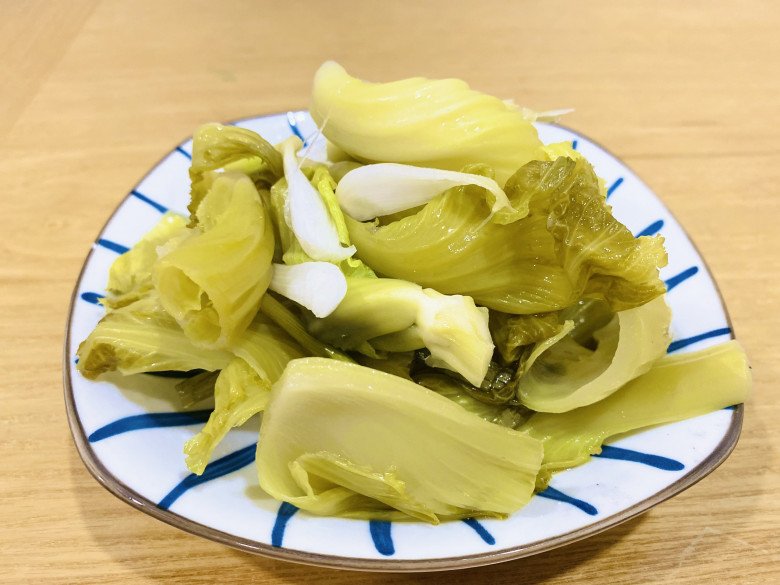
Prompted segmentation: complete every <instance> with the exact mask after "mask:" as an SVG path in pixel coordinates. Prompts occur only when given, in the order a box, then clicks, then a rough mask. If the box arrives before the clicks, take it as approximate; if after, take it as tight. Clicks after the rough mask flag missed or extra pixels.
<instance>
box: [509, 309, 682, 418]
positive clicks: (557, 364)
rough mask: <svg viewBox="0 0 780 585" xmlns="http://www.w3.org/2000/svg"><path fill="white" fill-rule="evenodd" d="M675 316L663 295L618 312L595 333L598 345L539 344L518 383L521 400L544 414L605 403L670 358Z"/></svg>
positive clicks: (571, 340)
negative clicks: (667, 354) (652, 367)
mask: <svg viewBox="0 0 780 585" xmlns="http://www.w3.org/2000/svg"><path fill="white" fill-rule="evenodd" d="M671 318H672V313H671V311H670V310H669V307H668V306H667V305H666V301H665V299H664V298H663V297H658V298H656V299H654V300H652V301H650V302H649V303H646V304H644V305H642V306H641V307H636V308H634V309H627V310H625V311H620V312H618V313H616V314H615V315H614V316H613V317H612V319H611V320H610V321H609V323H608V324H607V325H605V326H604V327H602V328H600V329H598V330H596V331H594V332H593V341H594V342H595V343H594V345H595V347H588V346H589V345H592V344H591V343H588V344H587V345H583V344H581V343H578V342H577V341H576V340H575V339H574V338H572V337H570V336H568V337H564V338H563V339H560V340H555V342H553V343H546V342H544V341H543V342H540V344H545V343H546V344H545V345H544V346H543V347H542V348H541V349H542V351H541V352H539V353H538V354H537V356H535V358H536V359H535V361H531V362H530V363H528V364H527V365H526V367H525V370H526V371H525V372H524V373H523V374H522V375H521V376H520V379H519V381H518V384H517V393H518V397H519V398H520V401H521V402H522V403H523V404H524V405H525V406H527V407H528V408H531V409H533V410H536V411H540V412H565V411H567V410H573V409H575V408H579V407H582V406H586V405H588V404H593V403H594V402H598V401H599V400H603V399H604V398H606V397H607V396H609V395H610V394H612V393H613V392H615V391H616V390H617V389H618V388H620V387H621V386H623V385H624V384H626V383H627V382H629V381H630V380H633V379H634V378H636V377H637V376H639V375H641V374H644V373H645V372H646V371H648V370H649V369H650V367H651V366H652V365H653V363H654V362H655V361H657V360H658V359H659V358H661V357H662V356H664V355H665V354H666V348H667V347H668V346H669V342H670V340H671V337H670V335H669V324H670V322H671ZM570 323H571V322H570Z"/></svg>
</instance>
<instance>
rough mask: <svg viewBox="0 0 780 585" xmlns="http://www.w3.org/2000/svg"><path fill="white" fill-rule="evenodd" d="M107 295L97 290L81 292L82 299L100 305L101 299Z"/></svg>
mask: <svg viewBox="0 0 780 585" xmlns="http://www.w3.org/2000/svg"><path fill="white" fill-rule="evenodd" d="M105 296H106V295H103V294H100V293H96V292H83V293H81V300H82V301H86V302H88V303H92V304H93V305H99V304H100V299H102V298H103V297H105Z"/></svg>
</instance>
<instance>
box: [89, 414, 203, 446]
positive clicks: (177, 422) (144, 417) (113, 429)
mask: <svg viewBox="0 0 780 585" xmlns="http://www.w3.org/2000/svg"><path fill="white" fill-rule="evenodd" d="M210 415H211V410H191V411H189V412H152V413H148V414H136V415H134V416H126V417H124V418H120V419H119V420H115V421H114V422H110V423H108V424H107V425H104V426H102V427H100V428H99V429H98V430H96V431H95V432H94V433H92V434H91V435H89V437H87V440H88V441H89V442H90V443H97V442H98V441H102V440H103V439H108V438H109V437H113V436H116V435H121V434H123V433H128V432H130V431H138V430H141V429H156V428H163V427H184V426H187V425H194V424H201V423H204V422H206V421H207V420H208V419H209V416H210Z"/></svg>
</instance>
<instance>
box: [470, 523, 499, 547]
mask: <svg viewBox="0 0 780 585" xmlns="http://www.w3.org/2000/svg"><path fill="white" fill-rule="evenodd" d="M463 522H464V524H466V525H468V526H470V527H471V528H472V529H473V530H474V532H476V533H477V534H478V535H479V537H480V538H481V539H482V540H484V541H485V542H486V543H488V544H496V539H495V538H493V535H492V534H490V532H488V530H487V528H485V527H484V526H482V524H480V523H479V522H477V521H476V520H475V519H474V518H465V519H464V520H463Z"/></svg>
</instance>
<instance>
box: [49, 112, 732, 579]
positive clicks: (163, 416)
mask: <svg viewBox="0 0 780 585" xmlns="http://www.w3.org/2000/svg"><path fill="white" fill-rule="evenodd" d="M236 125H238V126H241V127H244V128H250V129H252V130H255V131H257V132H260V133H261V134H262V135H263V136H265V137H266V138H267V139H269V140H270V141H272V142H277V141H281V140H282V139H284V138H286V137H288V136H289V135H290V133H294V134H297V135H299V136H300V137H301V138H304V139H305V138H306V137H311V136H314V134H315V126H314V124H313V122H312V120H311V118H310V117H309V115H308V114H307V113H306V112H292V113H288V114H277V115H271V116H263V117H259V118H250V119H246V120H241V121H239V122H236ZM538 128H539V133H540V135H541V137H542V139H543V140H544V141H545V142H560V141H570V142H571V143H572V145H573V146H574V148H576V149H577V150H579V151H580V152H582V153H583V154H584V155H585V156H586V157H587V158H588V159H589V160H590V161H591V162H592V163H593V165H594V166H595V168H596V171H597V172H598V174H599V175H600V176H602V177H604V178H605V180H606V181H607V185H608V193H609V203H610V204H611V205H612V206H613V209H614V212H615V215H616V216H617V217H618V218H619V219H620V220H621V221H622V222H623V223H625V224H626V225H627V226H628V227H629V229H631V230H632V231H633V232H634V233H635V234H638V235H639V234H643V235H649V234H656V233H660V234H663V236H664V237H665V238H666V245H667V249H668V251H669V265H668V266H667V267H666V268H665V269H664V270H663V273H662V274H663V277H664V279H665V280H666V283H667V286H668V289H669V292H668V302H669V304H670V305H671V307H672V310H673V313H674V320H673V323H672V331H673V336H674V342H673V343H672V345H671V347H670V348H669V351H672V352H685V351H690V350H696V349H702V348H704V347H707V346H708V345H712V344H716V343H721V342H723V341H725V340H727V339H730V338H731V337H732V332H731V328H730V325H729V320H728V315H727V314H726V310H725V308H724V306H723V302H722V300H721V298H720V295H719V293H718V290H717V287H716V285H715V283H714V281H713V279H712V277H711V275H710V273H709V271H708V270H707V267H706V266H705V264H704V262H703V260H702V258H701V256H700V255H699V253H698V252H697V250H696V248H695V247H694V246H693V244H692V243H691V241H690V239H689V238H688V236H687V235H686V234H685V232H684V231H683V229H682V227H681V226H680V225H679V224H678V223H677V221H676V220H675V219H674V217H673V216H672V215H671V213H669V210H668V209H666V207H664V205H663V204H662V203H661V201H660V200H659V199H658V197H656V196H655V195H654V194H653V192H652V191H650V189H649V188H648V187H647V185H645V184H644V183H643V182H642V181H641V180H640V179H639V177H637V176H636V175H635V174H634V173H633V172H632V171H631V170H630V169H629V168H628V167H627V166H626V165H625V164H623V163H622V162H621V161H620V160H618V159H617V158H616V157H614V156H613V155H612V154H610V153H609V152H607V151H606V150H605V149H604V148H602V147H601V146H599V145H598V144H596V143H594V142H593V141H591V140H590V139H588V138H586V137H584V136H582V135H580V134H578V133H576V132H574V131H572V130H570V129H568V128H564V127H561V126H556V125H550V124H539V125H538ZM191 146H192V144H191V141H187V142H185V143H183V144H181V145H179V146H177V147H176V148H174V149H173V150H172V151H171V152H170V153H169V154H168V155H167V156H166V157H165V158H163V160H162V161H160V163H158V164H157V166H155V167H154V168H153V169H152V170H151V171H150V172H149V174H147V175H146V177H144V178H143V179H142V180H141V182H140V183H139V184H138V185H137V186H136V187H135V188H134V189H133V190H132V191H131V192H130V193H129V194H128V195H127V197H125V199H124V200H123V201H122V203H121V204H120V205H119V207H118V208H117V210H116V211H115V212H114V214H113V215H112V216H111V217H110V218H109V220H108V222H107V224H106V226H105V228H104V229H103V231H102V232H101V233H100V235H99V236H98V238H97V239H96V241H95V244H94V245H93V247H92V251H91V252H90V253H89V255H88V257H87V259H86V262H85V264H84V268H83V270H82V272H81V275H80V276H79V279H78V282H77V283H76V287H75V290H74V294H73V300H72V304H71V309H70V318H69V323H68V335H67V341H66V345H65V364H64V378H65V397H66V403H67V406H68V416H69V421H70V425H71V429H72V431H73V436H74V439H75V442H76V445H77V447H78V450H79V453H80V455H81V457H82V459H83V460H84V463H85V464H86V466H87V468H88V469H89V471H90V472H91V473H92V474H93V475H94V476H95V478H96V479H97V480H98V481H99V482H100V483H101V484H102V485H103V486H105V487H106V488H107V489H108V490H109V491H110V492H112V493H113V494H114V495H116V496H118V497H119V498H122V499H123V500H125V501H127V502H128V503H129V504H130V505H132V506H134V507H136V508H139V509H141V510H143V511H144V512H146V513H148V514H150V515H152V516H154V517H156V518H159V519H160V520H163V521H164V522H167V523H169V524H172V525H174V526H177V527H179V528H181V529H183V530H186V531H188V532H192V533H194V534H198V535H200V536H204V537H206V538H210V539H212V540H215V541H218V542H221V543H224V544H226V545H229V546H233V547H236V548H239V549H242V550H245V551H248V552H252V553H258V554H263V555H267V556H271V557H277V558H282V559H287V560H291V561H298V562H304V563H310V564H317V565H326V566H333V567H343V568H356V569H366V570H388V571H429V570H439V569H449V568H459V567H470V566H476V565H482V564H488V563H494V562H499V561H504V560H509V559H513V558H518V557H522V556H527V555H530V554H534V553H538V552H541V551H544V550H549V549H550V548H553V547H556V546H561V545H563V544H566V543H569V542H573V541H575V540H579V539H581V538H584V537H586V536H589V535H592V534H595V533H597V532H600V531H602V530H605V529H607V528H609V527H610V526H614V525H615V524H618V523H620V522H622V521H624V520H626V519H628V518H630V517H632V516H634V515H636V514H639V513H641V512H643V511H645V510H647V509H649V508H650V507H652V506H654V505H656V504H658V503H660V502H662V501H663V500H665V499H667V498H669V497H671V496H673V495H675V494H677V493H679V492H681V491H682V490H684V489H686V488H687V487H689V486H691V485H692V484H694V483H695V482H696V481H698V480H700V479H701V478H702V477H704V476H705V475H707V474H708V473H710V472H711V471H712V470H713V469H715V468H716V467H717V466H718V465H719V464H720V463H721V462H722V461H723V460H724V459H725V458H726V457H727V456H728V454H729V453H730V452H731V450H732V449H733V448H734V446H735V444H736V442H737V438H738V436H739V431H740V428H741V425H742V407H741V406H739V407H737V408H736V409H727V410H722V411H718V412H713V413H711V414H708V415H705V416H700V417H697V418H694V419H690V420H686V421H683V422H679V423H675V424H670V425H664V426H660V427H656V428H653V429H650V430H647V431H644V432H642V433H638V434H634V435H632V436H630V437H626V438H622V439H621V440H619V441H616V442H614V443H612V444H611V445H609V446H608V447H606V448H605V449H604V450H603V452H602V453H601V455H600V456H598V457H594V458H593V459H592V460H591V461H590V462H589V463H587V464H586V465H583V466H581V467H578V468H576V469H572V470H570V471H566V472H563V473H559V474H558V475H556V476H555V477H554V478H553V481H552V484H551V486H550V487H549V488H548V489H547V490H545V491H544V492H542V493H540V494H538V495H537V496H536V497H534V498H533V500H532V501H531V503H530V504H529V505H528V506H526V507H525V508H524V509H523V510H521V511H520V512H518V513H517V514H514V515H513V516H512V517H510V518H509V519H507V520H501V521H500V520H480V521H476V520H465V521H462V522H449V523H445V524H442V525H439V526H430V525H427V524H422V523H415V522H407V523H392V524H391V523H389V522H364V521H357V520H346V519H337V518H318V517H314V516H311V515H308V514H306V513H304V512H300V511H298V510H297V509H296V508H295V507H294V506H291V505H289V504H280V503H279V502H277V501H275V500H273V499H271V498H270V497H268V496H267V495H265V494H264V493H263V492H262V491H261V490H260V489H259V487H258V485H257V479H256V475H255V466H254V465H253V462H254V456H255V448H254V447H255V442H256V439H257V424H255V425H252V424H250V425H248V426H247V427H245V428H243V429H240V430H236V431H234V432H232V433H231V434H230V435H229V436H228V438H227V439H226V440H225V441H224V442H223V443H222V444H221V445H220V446H219V448H218V451H217V453H216V454H215V460H214V461H213V462H212V463H211V465H210V466H209V467H208V469H207V471H206V473H204V474H203V475H202V476H200V477H197V476H194V475H192V474H190V473H189V472H188V471H187V469H186V468H185V466H184V459H183V456H182V445H183V444H184V442H185V441H186V440H187V439H188V438H190V437H191V436H192V435H193V434H194V433H195V432H196V431H197V429H198V427H199V425H201V424H203V421H204V420H205V419H206V417H207V416H208V411H203V410H196V411H190V412H179V411H178V408H177V397H176V393H175V391H174V389H173V386H174V384H175V382H176V380H172V379H170V378H167V377H161V376H144V375H141V376H136V377H134V378H131V379H122V378H121V377H113V378H108V379H104V380H101V381H99V382H91V381H88V380H85V379H83V378H81V376H80V375H79V374H78V372H77V371H76V369H75V363H74V359H75V354H76V348H77V347H78V344H79V342H80V341H81V340H83V339H84V338H85V337H86V336H87V335H88V333H89V332H90V330H91V329H92V328H93V327H94V326H95V324H96V323H97V321H98V320H99V319H100V317H101V316H102V314H103V309H102V307H101V306H100V304H99V299H100V297H101V295H102V293H103V290H104V286H105V283H106V279H107V273H108V268H109V266H110V265H111V263H112V262H113V261H114V259H115V258H116V257H117V254H121V253H122V252H124V251H125V250H127V249H128V248H129V247H131V246H132V245H133V244H134V243H135V242H137V241H138V239H139V238H140V237H141V236H142V234H144V233H145V232H146V231H147V230H149V229H150V228H151V227H152V226H154V225H155V223H156V222H157V221H158V219H159V218H160V215H161V214H162V213H164V212H165V211H166V210H169V209H171V210H174V211H179V212H185V210H186V206H187V200H188V195H189V179H188V174H187V171H188V167H189V164H190V158H191V150H190V149H191ZM322 146H323V145H322V144H321V141H317V140H314V144H312V145H311V156H312V157H313V158H316V157H317V156H319V155H321V154H322V152H323V148H322Z"/></svg>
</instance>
